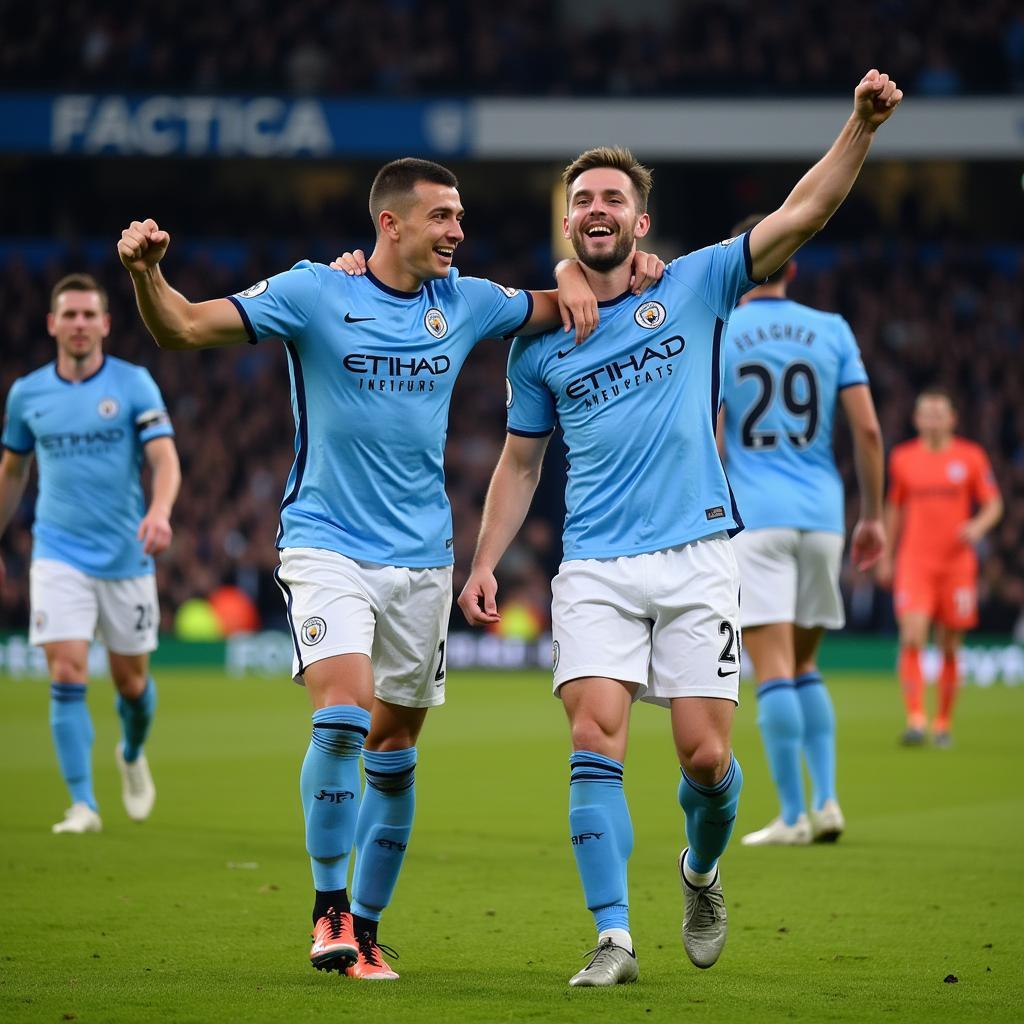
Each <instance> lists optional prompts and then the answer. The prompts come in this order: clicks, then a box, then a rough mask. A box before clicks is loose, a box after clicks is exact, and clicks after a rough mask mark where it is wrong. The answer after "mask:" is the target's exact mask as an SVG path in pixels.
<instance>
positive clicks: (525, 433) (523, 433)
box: [505, 427, 555, 437]
mask: <svg viewBox="0 0 1024 1024" xmlns="http://www.w3.org/2000/svg"><path fill="white" fill-rule="evenodd" d="M505 429H506V430H507V431H508V432H509V433H510V434H514V435H515V436H516V437H548V436H549V435H551V434H553V433H554V432H555V428H554V427H552V428H551V429H550V430H516V429H515V427H506V428H505Z"/></svg>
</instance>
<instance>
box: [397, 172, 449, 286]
mask: <svg viewBox="0 0 1024 1024" xmlns="http://www.w3.org/2000/svg"><path fill="white" fill-rule="evenodd" d="M464 214H465V210H463V208H462V202H461V200H460V199H459V190H458V189H456V188H453V187H452V186H450V185H437V184H434V183H432V182H427V181H419V182H417V183H416V185H415V187H414V189H413V191H412V194H411V196H410V198H409V201H408V202H407V203H402V204H398V205H397V208H396V209H395V210H390V211H385V212H383V213H382V214H381V229H382V230H383V231H387V232H388V233H389V234H390V235H391V236H392V238H393V239H394V241H395V242H396V243H397V246H398V255H399V259H400V261H401V263H402V265H403V269H404V270H405V271H406V272H408V273H409V274H411V275H412V276H414V277H416V278H418V279H419V280H421V281H428V280H431V279H433V278H437V277H447V276H448V271H449V270H450V269H451V266H452V260H453V258H454V256H455V250H456V249H457V248H458V245H459V243H460V242H461V241H462V240H463V238H464V237H465V235H464V234H463V232H462V218H463V216H464Z"/></svg>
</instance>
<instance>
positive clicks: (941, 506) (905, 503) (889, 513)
mask: <svg viewBox="0 0 1024 1024" xmlns="http://www.w3.org/2000/svg"><path fill="white" fill-rule="evenodd" d="M914 427H915V429H916V430H917V434H918V436H917V438H916V439H915V440H912V441H905V442H904V443H903V444H899V445H896V447H895V448H893V450H892V453H891V455H890V457H889V497H888V501H887V503H886V509H885V517H886V519H885V533H886V537H887V538H888V544H889V547H888V550H887V552H886V554H885V556H884V557H883V559H882V561H881V563H880V565H879V570H878V579H879V582H880V583H882V584H883V585H886V586H888V585H889V583H890V582H892V584H893V603H894V605H895V610H896V618H897V620H898V622H899V627H900V661H899V674H900V683H901V684H902V688H903V702H904V704H905V705H906V709H907V729H906V732H904V733H903V737H902V742H903V743H904V744H905V745H908V746H916V745H919V744H921V743H923V742H924V740H925V729H926V725H927V719H926V716H925V710H924V677H923V675H922V674H921V649H922V648H923V647H924V645H925V643H926V642H927V640H928V627H929V626H930V625H931V624H932V623H935V625H936V637H935V639H936V643H937V644H938V645H939V646H940V647H941V650H942V670H941V673H940V675H939V685H938V691H939V696H938V709H937V712H936V715H935V719H934V721H933V723H932V742H933V743H934V744H935V745H936V746H940V747H948V746H949V745H950V718H951V715H952V712H953V702H954V700H955V699H956V690H957V685H958V683H959V677H958V671H957V652H958V651H959V648H960V644H961V641H962V640H963V635H964V632H965V630H968V629H972V628H973V627H974V626H976V625H977V622H978V611H977V577H978V559H977V556H976V555H975V553H974V546H975V545H976V544H977V543H978V542H979V541H980V540H981V538H982V537H984V536H985V534H986V533H988V531H989V530H991V529H992V527H993V526H995V524H996V523H997V522H999V519H1000V518H1001V517H1002V514H1003V501H1002V498H1001V497H1000V496H999V489H998V487H997V486H996V482H995V479H994V477H993V475H992V467H991V465H990V464H989V461H988V456H986V455H985V452H984V451H983V450H982V448H981V447H980V446H979V445H977V444H975V443H974V442H973V441H967V440H964V439H963V438H960V437H956V436H954V434H953V430H954V428H955V427H956V412H955V410H954V409H953V401H952V399H951V398H950V396H949V394H948V393H947V392H946V391H944V390H943V389H942V388H927V389H925V390H924V391H922V392H921V394H920V395H919V396H918V398H917V402H916V404H915V406H914ZM893 549H895V552H896V554H895V564H894V559H893V555H892V552H893Z"/></svg>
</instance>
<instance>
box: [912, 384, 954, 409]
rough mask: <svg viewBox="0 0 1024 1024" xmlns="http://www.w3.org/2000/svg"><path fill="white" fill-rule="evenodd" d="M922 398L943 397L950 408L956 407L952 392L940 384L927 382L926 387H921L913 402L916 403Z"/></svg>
mask: <svg viewBox="0 0 1024 1024" xmlns="http://www.w3.org/2000/svg"><path fill="white" fill-rule="evenodd" d="M922 398H944V399H945V400H946V401H947V402H949V407H950V408H951V409H955V408H956V403H955V402H954V401H953V393H952V392H951V391H950V390H949V388H946V387H943V386H942V385H941V384H929V385H928V386H927V387H923V388H921V390H920V391H919V392H918V394H917V398H916V399H915V402H914V404H915V405H916V404H917V403H918V402H920V401H921V399H922Z"/></svg>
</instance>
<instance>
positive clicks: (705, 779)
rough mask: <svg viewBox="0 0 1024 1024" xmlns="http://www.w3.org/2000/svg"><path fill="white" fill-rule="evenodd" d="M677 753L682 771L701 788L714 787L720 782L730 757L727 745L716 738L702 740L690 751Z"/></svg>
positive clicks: (727, 767) (730, 751)
mask: <svg viewBox="0 0 1024 1024" xmlns="http://www.w3.org/2000/svg"><path fill="white" fill-rule="evenodd" d="M679 753H680V760H681V762H682V765H683V770H684V771H685V772H686V774H687V775H688V776H689V777H690V778H691V779H693V781H694V782H699V783H700V784H701V785H702V786H714V785H715V784H716V783H717V782H719V781H721V779H722V777H723V776H724V775H725V773H726V771H728V769H729V761H730V759H731V757H732V750H731V749H730V747H729V744H728V743H726V742H724V740H722V739H721V738H719V737H717V736H715V737H711V738H708V739H705V740H702V741H701V742H700V743H699V744H697V746H696V747H694V748H693V749H692V750H688V751H685V750H682V751H680V752H679Z"/></svg>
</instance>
